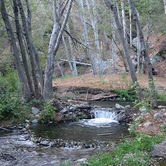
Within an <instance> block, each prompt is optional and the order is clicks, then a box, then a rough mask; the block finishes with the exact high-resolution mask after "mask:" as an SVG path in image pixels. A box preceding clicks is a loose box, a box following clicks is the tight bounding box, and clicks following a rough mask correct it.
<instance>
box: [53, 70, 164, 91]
mask: <svg viewBox="0 0 166 166" xmlns="http://www.w3.org/2000/svg"><path fill="white" fill-rule="evenodd" d="M138 81H139V84H140V86H141V88H143V89H144V88H147V87H148V79H147V76H146V75H138ZM154 82H155V85H156V87H157V89H159V90H163V91H165V90H166V89H164V88H165V86H166V78H164V77H158V76H155V77H154ZM53 85H54V86H64V87H70V86H74V87H89V88H99V89H103V90H112V89H129V88H130V87H131V85H132V81H131V78H130V76H129V74H126V73H120V74H118V73H117V74H109V75H104V76H93V75H92V74H87V75H82V76H79V77H72V76H71V77H69V76H67V77H64V78H58V79H56V80H54V83H53Z"/></svg>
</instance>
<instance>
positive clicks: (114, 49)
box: [111, 18, 117, 71]
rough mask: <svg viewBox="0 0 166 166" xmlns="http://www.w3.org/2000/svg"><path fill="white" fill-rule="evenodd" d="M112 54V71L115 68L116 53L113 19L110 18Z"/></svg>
mask: <svg viewBox="0 0 166 166" xmlns="http://www.w3.org/2000/svg"><path fill="white" fill-rule="evenodd" d="M111 27H112V55H113V66H114V71H116V70H117V54H116V44H115V42H114V41H115V40H116V39H115V28H116V25H115V19H114V18H112V25H111Z"/></svg>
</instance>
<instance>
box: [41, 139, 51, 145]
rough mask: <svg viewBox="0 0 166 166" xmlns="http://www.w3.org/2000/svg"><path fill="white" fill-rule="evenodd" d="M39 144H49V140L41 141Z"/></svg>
mask: <svg viewBox="0 0 166 166" xmlns="http://www.w3.org/2000/svg"><path fill="white" fill-rule="evenodd" d="M40 145H42V146H49V145H50V141H47V140H45V141H41V142H40Z"/></svg>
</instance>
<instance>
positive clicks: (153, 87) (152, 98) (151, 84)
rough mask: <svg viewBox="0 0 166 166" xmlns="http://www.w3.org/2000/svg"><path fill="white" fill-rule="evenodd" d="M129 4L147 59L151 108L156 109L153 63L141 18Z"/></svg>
mask: <svg viewBox="0 0 166 166" xmlns="http://www.w3.org/2000/svg"><path fill="white" fill-rule="evenodd" d="M129 3H130V7H131V11H132V13H133V16H134V18H135V20H136V23H137V27H138V31H139V37H140V42H141V45H142V50H141V52H142V55H143V57H144V58H145V63H146V66H147V70H148V79H149V88H150V91H151V107H152V108H155V107H157V94H156V91H155V85H154V81H153V74H152V65H151V62H150V58H149V55H148V50H147V47H146V44H145V40H144V36H143V32H142V28H141V24H140V21H139V18H138V15H137V12H136V9H135V6H134V3H133V0H129Z"/></svg>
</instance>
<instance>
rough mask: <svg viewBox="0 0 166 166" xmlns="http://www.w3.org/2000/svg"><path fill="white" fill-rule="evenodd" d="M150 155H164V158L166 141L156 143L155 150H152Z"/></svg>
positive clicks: (165, 155) (164, 156) (165, 156)
mask: <svg viewBox="0 0 166 166" xmlns="http://www.w3.org/2000/svg"><path fill="white" fill-rule="evenodd" d="M150 155H151V156H152V157H163V158H166V141H164V142H162V143H160V144H157V145H155V146H154V147H153V150H152V151H151V153H150Z"/></svg>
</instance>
